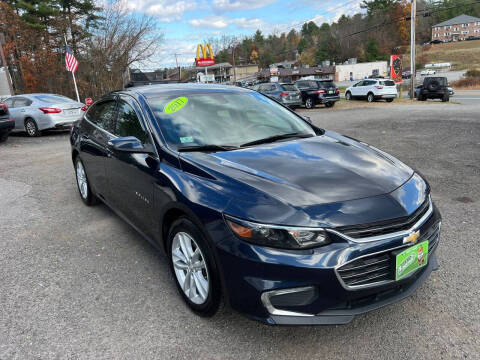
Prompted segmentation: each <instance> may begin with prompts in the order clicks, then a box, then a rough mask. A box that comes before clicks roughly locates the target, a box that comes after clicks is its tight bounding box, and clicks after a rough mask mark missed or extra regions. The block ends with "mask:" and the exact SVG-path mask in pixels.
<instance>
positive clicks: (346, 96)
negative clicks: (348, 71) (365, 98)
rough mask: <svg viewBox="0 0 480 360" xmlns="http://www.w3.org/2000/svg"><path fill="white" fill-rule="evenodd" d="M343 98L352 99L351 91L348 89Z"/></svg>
mask: <svg viewBox="0 0 480 360" xmlns="http://www.w3.org/2000/svg"><path fill="white" fill-rule="evenodd" d="M345 100H352V93H351V92H350V91H347V93H346V94H345Z"/></svg>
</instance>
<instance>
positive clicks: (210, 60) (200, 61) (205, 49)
mask: <svg viewBox="0 0 480 360" xmlns="http://www.w3.org/2000/svg"><path fill="white" fill-rule="evenodd" d="M207 55H208V56H207ZM195 63H196V64H197V66H211V65H215V58H214V57H213V51H212V47H211V46H210V44H205V46H203V45H202V44H198V45H197V57H196V58H195Z"/></svg>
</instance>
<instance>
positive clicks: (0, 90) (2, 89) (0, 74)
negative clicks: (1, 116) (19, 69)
mask: <svg viewBox="0 0 480 360" xmlns="http://www.w3.org/2000/svg"><path fill="white" fill-rule="evenodd" d="M6 75H7V74H5V69H4V68H3V67H0V98H2V97H7V96H10V95H11V94H10V89H9V87H8V82H7V76H6Z"/></svg>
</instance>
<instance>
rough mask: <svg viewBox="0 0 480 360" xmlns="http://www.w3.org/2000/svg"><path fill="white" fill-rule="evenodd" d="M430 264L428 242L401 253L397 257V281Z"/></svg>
mask: <svg viewBox="0 0 480 360" xmlns="http://www.w3.org/2000/svg"><path fill="white" fill-rule="evenodd" d="M427 263H428V240H426V241H422V242H420V243H418V244H416V245H413V246H410V247H409V248H407V249H405V250H403V251H400V252H399V253H397V254H396V255H395V280H397V281H398V280H401V279H404V278H405V277H407V276H408V275H410V274H411V273H413V272H415V271H416V270H418V269H420V268H422V267H424V266H426V265H427Z"/></svg>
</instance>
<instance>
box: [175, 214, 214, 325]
mask: <svg viewBox="0 0 480 360" xmlns="http://www.w3.org/2000/svg"><path fill="white" fill-rule="evenodd" d="M168 254H169V258H170V268H171V269H172V272H173V274H174V277H175V283H176V285H177V288H178V291H179V293H180V295H181V296H182V298H183V300H184V301H185V302H186V303H187V305H188V306H189V307H190V309H192V311H193V312H195V313H196V314H198V315H200V316H204V317H210V316H213V315H214V314H215V313H216V312H217V311H218V309H219V307H220V300H221V288H220V280H219V279H220V277H219V274H218V270H217V267H216V266H215V261H214V258H213V254H212V252H211V250H210V247H209V246H208V244H207V241H206V239H205V237H204V236H203V234H202V232H201V231H200V230H199V229H198V227H197V226H196V225H195V224H194V223H193V222H191V221H190V220H188V219H187V218H184V217H182V218H180V219H179V220H177V221H176V222H174V223H173V225H172V227H171V229H170V232H169V235H168Z"/></svg>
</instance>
